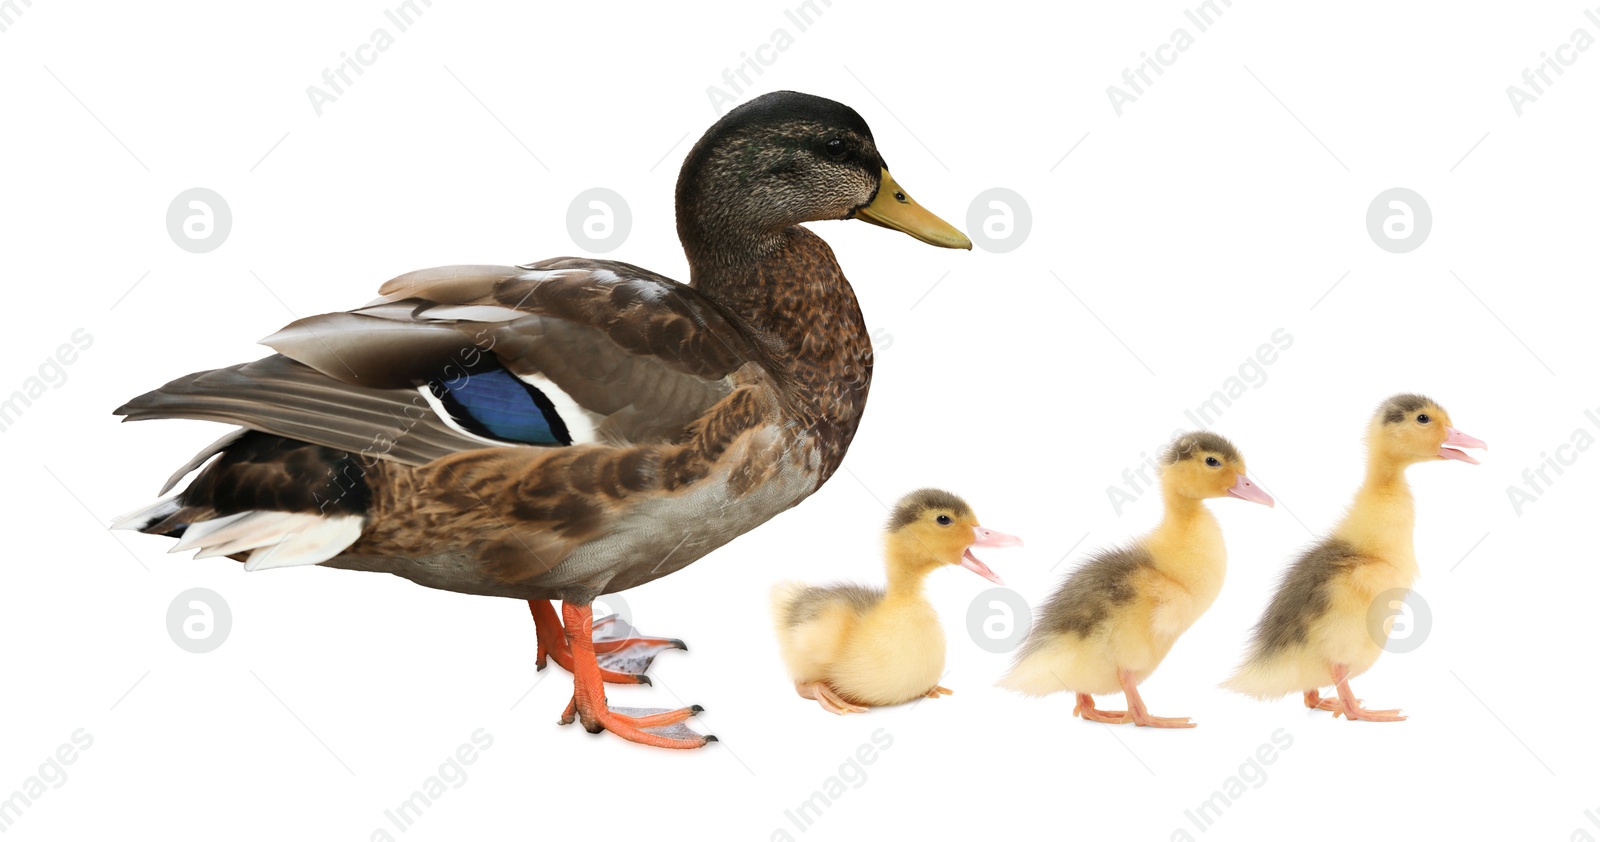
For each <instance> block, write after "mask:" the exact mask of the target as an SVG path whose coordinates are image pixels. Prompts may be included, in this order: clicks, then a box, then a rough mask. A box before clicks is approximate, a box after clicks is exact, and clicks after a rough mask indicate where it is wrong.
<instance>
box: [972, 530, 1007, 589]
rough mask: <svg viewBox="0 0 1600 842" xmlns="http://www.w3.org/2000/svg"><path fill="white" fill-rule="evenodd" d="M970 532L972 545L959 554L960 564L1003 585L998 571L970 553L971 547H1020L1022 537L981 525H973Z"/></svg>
mask: <svg viewBox="0 0 1600 842" xmlns="http://www.w3.org/2000/svg"><path fill="white" fill-rule="evenodd" d="M972 532H973V536H972V538H973V540H972V546H971V547H968V548H967V549H966V551H965V552H963V553H962V554H961V566H962V567H965V568H966V569H968V570H971V571H972V572H974V573H976V574H978V575H979V576H982V577H983V578H985V579H988V580H989V581H991V582H993V583H995V584H997V585H1004V584H1005V582H1002V581H1000V575H999V574H998V573H995V572H994V571H993V570H990V569H989V565H987V564H984V563H983V562H981V561H979V560H978V557H977V556H975V555H973V554H972V547H995V548H1000V547H1020V546H1022V539H1021V538H1018V537H1017V536H1015V535H1007V534H1005V533H1004V532H996V531H994V530H993V529H984V528H983V527H981V526H975V527H973V528H972Z"/></svg>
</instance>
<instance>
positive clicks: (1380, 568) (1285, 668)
mask: <svg viewBox="0 0 1600 842" xmlns="http://www.w3.org/2000/svg"><path fill="white" fill-rule="evenodd" d="M1464 447H1466V448H1474V447H1477V448H1487V447H1488V445H1487V444H1484V443H1483V442H1482V441H1480V440H1478V439H1475V438H1473V437H1472V436H1469V435H1467V434H1466V433H1463V432H1461V431H1460V430H1457V429H1456V428H1455V427H1454V426H1453V425H1452V423H1451V421H1450V414H1449V413H1447V412H1445V411H1444V407H1442V406H1440V405H1439V404H1438V403H1436V402H1434V401H1433V400H1430V399H1428V398H1425V397H1423V396H1422V395H1409V394H1406V395H1395V396H1394V397H1392V398H1389V399H1388V400H1386V401H1384V402H1383V403H1382V404H1381V405H1380V406H1379V407H1378V411H1377V412H1376V413H1374V414H1373V416H1372V420H1371V421H1370V422H1368V424H1367V475H1366V479H1365V480H1364V481H1363V482H1362V483H1361V488H1360V489H1359V490H1357V491H1356V496H1355V500H1354V501H1353V502H1352V503H1351V504H1350V509H1349V511H1348V512H1347V513H1346V514H1345V516H1344V519H1343V520H1341V521H1339V523H1338V524H1336V525H1335V526H1334V527H1333V530H1332V531H1331V532H1329V533H1328V534H1327V536H1326V537H1324V538H1322V539H1321V540H1319V541H1318V542H1316V543H1315V544H1313V545H1312V546H1311V547H1310V548H1309V549H1307V550H1306V551H1305V552H1303V553H1301V554H1300V557H1299V558H1297V559H1296V560H1295V562H1294V563H1293V564H1291V565H1290V566H1289V568H1288V570H1286V571H1285V572H1284V575H1283V579H1282V580H1281V581H1280V582H1279V584H1278V590H1277V592H1276V593H1275V594H1273V597H1272V601H1271V602H1270V603H1268V605H1267V610H1266V613H1264V614H1263V615H1262V616H1261V621H1260V622H1259V623H1257V624H1256V627H1255V631H1254V633H1253V635H1252V638H1251V641H1250V649H1249V655H1248V656H1246V659H1245V662H1244V663H1243V664H1242V665H1241V666H1240V667H1239V669H1238V670H1237V671H1236V672H1235V673H1234V675H1233V677H1231V678H1229V679H1228V680H1227V682H1225V683H1224V684H1223V686H1224V687H1226V688H1228V689H1230V690H1233V691H1236V692H1239V693H1243V694H1245V695H1247V696H1253V697H1255V698H1258V699H1276V698H1280V697H1282V696H1285V695H1288V694H1289V693H1293V692H1295V691H1297V690H1298V691H1300V692H1301V693H1302V695H1303V698H1304V701H1305V705H1306V707H1308V708H1311V709H1313V710H1326V711H1332V712H1333V715H1334V716H1335V717H1337V716H1339V715H1341V714H1343V715H1344V716H1345V717H1347V718H1349V719H1351V720H1356V719H1363V720H1367V721H1371V722H1399V721H1401V720H1403V719H1405V718H1406V717H1405V716H1403V715H1401V713H1400V711H1399V710H1368V709H1366V708H1363V707H1362V706H1361V700H1360V699H1357V698H1356V697H1355V694H1354V693H1353V692H1351V690H1350V679H1352V678H1354V677H1356V676H1358V675H1361V674H1362V673H1364V672H1366V671H1367V670H1368V669H1370V668H1371V667H1372V665H1373V664H1374V663H1376V662H1377V660H1378V655H1379V654H1380V653H1382V652H1383V646H1384V644H1385V643H1387V642H1388V633H1389V630H1388V629H1387V628H1384V627H1383V624H1382V623H1381V622H1380V623H1374V622H1373V619H1374V618H1378V619H1384V618H1387V617H1390V616H1392V615H1391V614H1390V612H1389V610H1388V609H1389V607H1390V606H1389V605H1388V604H1387V603H1388V601H1389V598H1390V597H1391V596H1393V595H1394V594H1396V593H1400V592H1403V591H1406V590H1409V589H1410V588H1411V583H1412V582H1413V581H1414V580H1415V579H1416V577H1417V572H1418V570H1417V556H1416V550H1415V548H1414V546H1413V544H1412V533H1413V531H1414V529H1415V526H1416V516H1417V513H1416V504H1415V502H1414V501H1413V499H1412V496H1411V486H1410V485H1409V484H1408V483H1407V482H1406V473H1405V472H1406V468H1409V467H1410V466H1412V465H1415V464H1417V463H1419V462H1438V461H1441V460H1453V461H1456V462H1466V463H1468V464H1472V465H1476V464H1478V460H1476V459H1474V458H1472V457H1471V456H1469V455H1467V454H1466V453H1464V452H1463V451H1462V450H1461V449H1460V448H1464ZM1380 602H1381V603H1383V604H1381V605H1380V604H1379V603H1380ZM1374 608H1377V609H1378V610H1377V611H1374ZM1330 684H1331V685H1333V687H1334V691H1335V692H1336V693H1337V694H1338V698H1336V699H1324V698H1322V696H1321V694H1320V693H1319V692H1318V690H1319V689H1320V688H1323V687H1326V686H1328V685H1330Z"/></svg>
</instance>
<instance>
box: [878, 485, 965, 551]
mask: <svg viewBox="0 0 1600 842" xmlns="http://www.w3.org/2000/svg"><path fill="white" fill-rule="evenodd" d="M940 515H944V516H945V517H946V518H947V519H949V520H950V521H951V522H954V521H955V520H968V519H970V520H972V521H973V522H974V523H976V522H977V520H978V518H977V516H976V515H974V514H973V513H972V507H971V506H969V505H967V501H965V500H963V499H961V498H960V497H957V496H956V495H954V494H951V493H950V492H948V491H942V490H940V489H937V488H923V489H919V490H917V491H913V492H911V493H910V494H907V495H906V496H904V497H902V498H900V502H899V503H896V504H895V507H894V512H893V513H891V514H890V515H889V531H890V532H899V531H900V530H902V529H904V528H906V527H908V526H911V525H912V524H914V523H916V522H918V521H920V520H925V519H931V520H932V521H933V522H934V523H935V524H939V516H940ZM939 525H943V524H939ZM969 543H970V542H969Z"/></svg>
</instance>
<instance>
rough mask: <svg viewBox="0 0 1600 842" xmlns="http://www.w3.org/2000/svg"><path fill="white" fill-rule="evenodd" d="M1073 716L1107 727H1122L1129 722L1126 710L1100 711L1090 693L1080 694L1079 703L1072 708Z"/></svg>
mask: <svg viewBox="0 0 1600 842" xmlns="http://www.w3.org/2000/svg"><path fill="white" fill-rule="evenodd" d="M1072 715H1073V716H1081V717H1083V718H1084V719H1086V720H1088V721H1090V722H1104V723H1106V724H1107V725H1121V724H1123V723H1125V722H1127V721H1128V719H1129V718H1128V712H1127V711H1125V710H1100V709H1098V708H1096V707H1095V706H1094V697H1093V696H1091V695H1089V694H1088V693H1079V694H1078V703H1077V704H1075V705H1073V706H1072Z"/></svg>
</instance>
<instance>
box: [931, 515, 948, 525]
mask: <svg viewBox="0 0 1600 842" xmlns="http://www.w3.org/2000/svg"><path fill="white" fill-rule="evenodd" d="M933 520H934V522H936V523H938V524H939V525H940V526H949V525H950V516H949V515H939V516H938V517H936V518H934V519H933Z"/></svg>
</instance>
